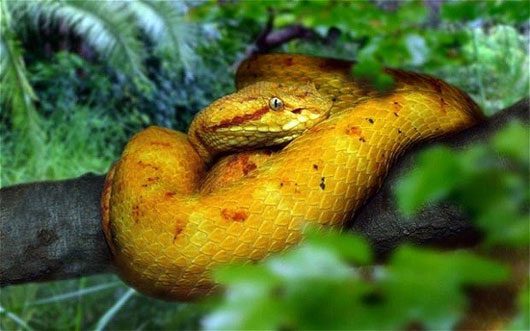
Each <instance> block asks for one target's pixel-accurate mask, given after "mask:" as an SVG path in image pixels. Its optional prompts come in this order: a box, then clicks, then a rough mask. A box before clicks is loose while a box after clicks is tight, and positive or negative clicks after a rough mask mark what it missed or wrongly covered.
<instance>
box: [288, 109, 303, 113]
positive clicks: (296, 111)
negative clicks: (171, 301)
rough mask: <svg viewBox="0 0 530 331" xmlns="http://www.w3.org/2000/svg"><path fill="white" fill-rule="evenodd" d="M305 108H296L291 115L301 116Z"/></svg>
mask: <svg viewBox="0 0 530 331" xmlns="http://www.w3.org/2000/svg"><path fill="white" fill-rule="evenodd" d="M303 109H304V108H296V109H293V110H291V113H293V114H300V113H301V112H302V110H303Z"/></svg>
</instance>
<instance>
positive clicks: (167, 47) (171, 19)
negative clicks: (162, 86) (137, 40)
mask: <svg viewBox="0 0 530 331" xmlns="http://www.w3.org/2000/svg"><path fill="white" fill-rule="evenodd" d="M127 6H128V7H129V10H130V11H131V13H133V14H134V16H135V17H136V19H137V22H138V25H139V26H140V28H141V29H142V30H143V31H144V32H145V33H146V34H147V35H148V36H149V38H150V39H151V40H152V41H153V42H154V43H155V47H156V50H158V51H162V52H165V53H166V54H169V55H170V56H171V57H172V58H173V60H175V61H180V62H181V63H182V65H183V67H184V70H185V71H186V74H187V75H188V76H190V77H191V76H193V71H194V68H195V67H196V66H197V65H198V62H199V57H198V56H197V55H196V53H195V52H194V50H193V49H194V46H195V43H196V40H197V39H198V38H197V35H198V29H197V28H196V27H195V26H194V25H192V24H190V23H188V22H186V20H185V17H184V13H183V12H182V11H181V10H179V9H178V8H177V7H176V6H175V4H173V3H171V2H167V1H155V0H136V1H128V2H127Z"/></svg>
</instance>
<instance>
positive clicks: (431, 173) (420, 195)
mask: <svg viewBox="0 0 530 331" xmlns="http://www.w3.org/2000/svg"><path fill="white" fill-rule="evenodd" d="M459 173H460V165H459V162H458V161H457V159H456V158H455V155H454V152H452V151H451V150H450V149H449V148H447V147H442V146H439V147H435V148H432V149H429V150H427V151H426V152H424V153H422V154H421V155H420V156H419V158H418V162H417V163H416V166H415V167H414V169H413V170H412V171H411V172H410V173H408V174H407V175H405V176H403V177H402V178H401V179H400V180H399V181H398V182H397V185H396V188H395V190H394V192H395V195H396V198H397V204H398V207H399V209H400V210H401V212H403V213H404V214H405V215H408V216H410V215H412V214H413V213H414V212H416V211H417V210H418V209H419V208H420V207H422V206H423V205H425V204H426V203H429V202H436V201H439V200H441V199H443V198H446V197H447V196H448V195H449V194H450V193H451V191H452V190H453V189H454V188H455V187H456V186H457V185H458V183H459V181H460V179H459V177H458V176H457V175H456V174H459Z"/></svg>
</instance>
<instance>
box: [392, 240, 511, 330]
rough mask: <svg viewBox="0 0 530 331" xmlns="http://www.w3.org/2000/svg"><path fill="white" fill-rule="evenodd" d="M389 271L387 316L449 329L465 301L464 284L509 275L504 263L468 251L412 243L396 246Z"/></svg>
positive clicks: (492, 281) (494, 279)
mask: <svg viewBox="0 0 530 331" xmlns="http://www.w3.org/2000/svg"><path fill="white" fill-rule="evenodd" d="M388 272H389V275H388V278H387V279H386V280H385V281H384V284H383V287H384V289H385V293H386V294H387V296H386V298H387V300H388V303H387V304H388V305H389V306H390V307H392V309H393V311H392V314H391V315H390V316H397V317H396V320H398V319H401V320H402V323H405V322H407V321H418V322H423V323H424V324H425V326H426V327H427V328H428V329H449V328H452V327H453V326H454V324H455V323H456V322H457V321H458V320H459V318H460V317H461V316H462V314H463V313H464V311H465V308H466V304H467V302H466V297H465V295H464V293H463V292H462V289H463V286H465V285H489V284H496V283H499V282H501V281H503V280H505V279H506V278H507V276H508V271H507V269H506V268H505V267H504V266H502V265H500V264H498V263H496V262H492V261H489V260H486V259H484V258H480V257H478V256H475V255H473V254H472V253H469V252H465V251H456V252H436V251H429V250H425V249H419V248H414V247H411V246H402V247H400V248H398V250H397V251H396V252H395V253H394V254H393V255H392V257H391V259H390V263H389V266H388ZM385 317H386V316H385ZM402 326H405V324H402Z"/></svg>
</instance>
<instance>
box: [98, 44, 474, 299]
mask: <svg viewBox="0 0 530 331" xmlns="http://www.w3.org/2000/svg"><path fill="white" fill-rule="evenodd" d="M351 65H352V64H351V63H349V62H345V61H338V60H332V59H322V58H315V57H309V56H302V55H288V54H271V55H262V56H258V57H255V58H252V59H249V60H247V61H245V62H243V63H242V65H241V66H240V68H239V70H238V73H237V86H238V88H239V90H238V91H237V92H235V93H234V94H232V95H229V96H226V97H224V98H222V99H220V100H218V101H216V102H214V103H213V104H212V105H210V106H209V107H208V108H207V109H206V110H204V111H203V114H202V115H198V117H197V119H196V120H195V121H194V123H193V124H192V125H191V127H190V134H189V136H187V135H185V134H183V133H180V132H175V131H172V130H168V129H163V128H157V127H151V128H148V129H146V130H144V131H142V132H140V133H138V134H137V135H135V136H134V137H133V138H132V139H131V141H130V142H129V143H128V145H127V146H126V148H125V150H124V152H123V155H122V157H121V159H120V160H119V162H117V164H116V165H115V166H114V168H113V169H112V170H111V171H110V172H109V175H108V176H107V181H106V185H105V189H104V194H103V198H102V213H103V229H104V232H105V236H106V239H107V242H108V244H109V246H110V248H111V251H112V255H113V260H114V263H115V265H116V266H117V268H118V270H119V272H120V274H121V277H122V278H123V279H124V280H125V281H126V282H128V283H129V284H130V285H131V286H133V287H135V288H137V289H138V290H140V291H142V292H144V293H146V294H149V295H153V296H157V297H160V298H166V299H180V300H185V299H190V298H194V297H197V296H201V295H205V294H208V293H210V292H212V291H213V290H215V289H216V285H215V284H213V283H212V281H211V277H210V276H211V275H210V272H211V270H212V268H213V267H214V266H216V265H219V264H224V263H228V262H235V261H255V260H259V259H262V258H264V257H266V256H267V255H269V254H271V253H273V252H278V251H281V250H283V249H285V248H286V247H288V246H291V245H293V244H296V243H298V242H299V241H300V240H301V233H302V229H303V227H304V226H305V225H307V224H313V225H319V226H340V225H342V224H343V223H344V222H345V221H347V220H348V219H350V218H351V217H352V215H353V214H354V213H355V211H356V210H357V209H358V208H359V206H361V204H362V203H363V202H364V201H365V200H366V199H367V197H369V196H370V195H371V194H372V193H373V192H374V191H375V190H376V189H377V188H379V186H380V184H381V182H382V180H383V178H384V176H385V174H386V173H387V171H388V169H389V167H390V166H391V164H392V162H393V161H394V160H395V159H396V157H397V156H398V155H399V154H401V153H402V152H403V151H405V150H406V149H407V148H408V147H410V146H411V145H412V144H415V143H417V142H420V141H424V140H426V139H431V138H436V137H440V136H444V135H447V134H449V133H454V132H457V131H460V130H463V129H466V128H468V127H470V126H473V125H474V124H476V123H477V122H478V121H480V120H481V118H482V115H481V113H480V110H479V109H478V107H477V105H476V104H475V103H474V102H473V101H472V100H471V99H470V98H469V97H468V96H467V95H465V94H464V93H463V92H461V91H459V90H458V89H456V88H455V87H452V86H450V85H448V84H446V83H444V82H442V81H441V80H439V79H436V78H432V77H429V76H425V75H419V74H413V73H407V72H403V71H399V70H388V71H387V72H388V73H389V74H391V75H393V76H394V79H395V81H396V89H395V90H393V91H392V92H390V93H387V94H384V95H379V94H378V93H377V92H376V91H374V90H372V89H370V88H369V87H368V86H365V85H363V84H362V83H359V82H357V81H355V80H353V78H352V77H351V75H350V72H351ZM263 82H269V83H263ZM279 82H281V84H279ZM256 84H257V85H256ZM283 88H285V91H288V92H287V93H284V92H283V91H284V90H282V89H283ZM306 92H307V93H306ZM278 93H282V94H281V95H282V97H283V98H284V99H285V101H286V102H285V103H286V104H288V105H287V106H286V107H285V109H283V111H282V112H281V113H282V114H283V117H282V116H278V114H273V113H272V110H270V111H267V112H266V113H265V114H266V115H264V114H263V113H264V111H261V112H260V116H261V117H260V116H255V114H256V112H257V111H259V110H260V109H263V107H264V106H266V105H267V102H268V100H269V98H270V97H271V96H272V95H274V96H278V95H280V94H278ZM319 104H320V107H319ZM301 105H303V106H301ZM330 106H331V109H330V108H329V107H330ZM297 108H304V110H303V113H304V114H302V111H298V110H297V111H294V112H293V110H295V109H297ZM298 113H299V114H298ZM309 113H312V114H320V116H319V117H318V118H317V116H313V117H314V120H312V121H313V122H311V123H308V124H309V125H308V126H307V127H308V128H309V129H308V130H307V131H306V132H304V133H303V134H301V135H300V133H301V132H300V131H296V132H295V133H293V132H289V130H287V131H286V132H285V135H286V136H289V135H291V136H293V137H292V138H294V137H296V136H298V135H300V136H299V137H298V138H297V139H294V140H293V141H291V142H290V143H289V144H288V145H287V146H286V147H284V148H283V149H281V150H280V151H278V152H275V153H272V154H271V153H270V152H267V151H249V152H241V153H239V154H234V155H230V156H227V157H225V158H223V159H221V160H220V161H219V162H218V163H217V164H215V165H214V166H213V167H212V168H211V169H210V171H207V164H206V163H205V160H206V161H209V160H211V159H213V158H214V157H215V155H217V154H219V153H223V152H226V151H231V150H233V149H235V148H237V143H238V142H239V143H242V144H243V145H244V147H245V148H255V147H257V146H258V145H259V144H263V145H264V146H270V145H274V144H275V143H278V142H279V143H283V142H286V141H283V140H278V139H279V138H278V137H279V136H278V134H277V133H278V130H277V128H278V127H280V128H281V127H283V125H284V124H286V123H288V122H289V121H292V120H297V121H298V122H308V120H305V119H304V118H302V120H300V118H298V119H296V118H295V117H296V116H293V115H300V116H305V117H308V114H309ZM248 114H254V115H248ZM328 114H330V115H329V118H328V119H325V120H323V119H324V118H326V117H327V116H328ZM282 118H283V119H285V121H283V122H282ZM318 121H321V122H320V123H318V124H316V123H317V122H318ZM221 123H223V124H222V125H220V124H221ZM271 123H272V124H271ZM216 125H217V127H216ZM232 125H233V126H234V127H237V128H236V129H234V131H227V130H225V131H224V132H223V131H221V132H216V133H213V134H212V131H216V128H221V127H222V128H230V127H231V126H232ZM268 125H272V126H274V128H273V129H271V130H270V131H265V130H263V132H262V133H263V134H257V133H258V132H261V131H259V130H257V129H256V130H255V129H249V130H245V127H246V126H252V127H254V128H257V127H265V128H266V127H268ZM311 125H314V126H312V127H311ZM212 126H213V127H214V129H212ZM289 127H290V126H287V128H289ZM205 128H206V130H205ZM208 128H209V129H208ZM280 131H281V130H280ZM302 131H303V130H302ZM229 132H234V134H233V135H232V136H230V138H229V139H227V138H223V137H224V136H223V135H224V134H227V133H229ZM242 132H244V133H245V134H244V136H245V137H246V138H247V139H241V138H239V137H241V135H239V134H242ZM247 132H250V133H256V135H253V134H247ZM202 133H204V134H205V136H204V137H206V135H207V134H209V135H210V136H209V138H204V137H202V136H201V134H202ZM236 133H237V134H236ZM268 134H269V135H268ZM201 137H202V138H201ZM271 137H272V140H274V139H276V140H275V143H274V141H273V142H272V143H271V140H268V139H269V138H271ZM292 138H288V139H292ZM201 139H202V140H201ZM223 139H224V140H223ZM220 141H221V143H220ZM222 141H224V144H223V143H222ZM234 141H235V142H234ZM247 141H250V143H247Z"/></svg>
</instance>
